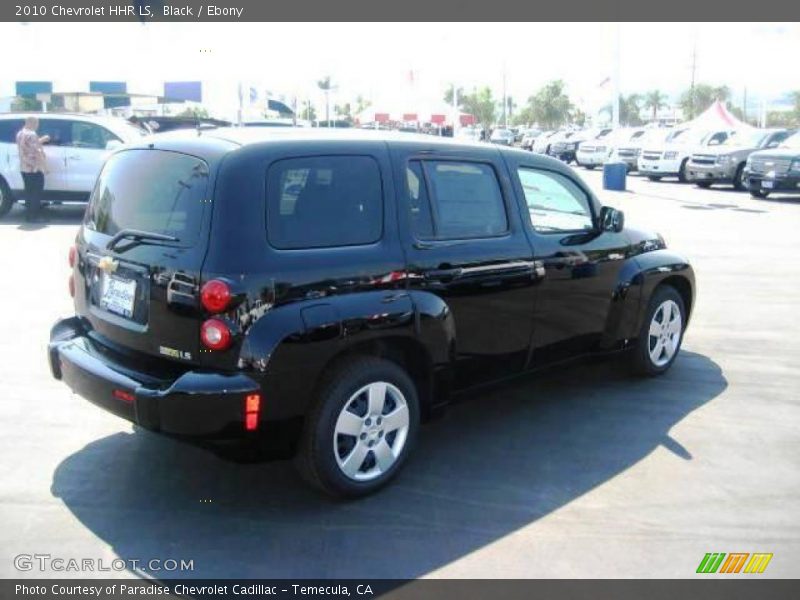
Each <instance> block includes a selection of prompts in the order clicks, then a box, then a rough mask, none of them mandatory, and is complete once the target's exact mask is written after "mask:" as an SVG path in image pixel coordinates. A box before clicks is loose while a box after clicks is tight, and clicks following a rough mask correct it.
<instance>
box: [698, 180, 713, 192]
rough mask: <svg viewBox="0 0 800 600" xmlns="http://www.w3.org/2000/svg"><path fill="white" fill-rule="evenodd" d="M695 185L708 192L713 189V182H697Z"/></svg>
mask: <svg viewBox="0 0 800 600" xmlns="http://www.w3.org/2000/svg"><path fill="white" fill-rule="evenodd" d="M694 184H695V185H696V186H697V187H699V188H703V189H706V190H707V189H708V188H710V187H711V182H710V181H695V182H694Z"/></svg>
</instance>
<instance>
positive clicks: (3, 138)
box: [0, 119, 25, 144]
mask: <svg viewBox="0 0 800 600" xmlns="http://www.w3.org/2000/svg"><path fill="white" fill-rule="evenodd" d="M24 124H25V121H23V120H22V119H0V143H3V144H16V143H17V133H18V132H19V130H20V129H22V126H23V125H24Z"/></svg>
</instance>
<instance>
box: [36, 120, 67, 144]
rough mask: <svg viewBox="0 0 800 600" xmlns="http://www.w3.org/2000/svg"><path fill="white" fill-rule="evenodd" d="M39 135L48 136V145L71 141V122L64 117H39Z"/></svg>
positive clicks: (37, 131) (37, 132)
mask: <svg viewBox="0 0 800 600" xmlns="http://www.w3.org/2000/svg"><path fill="white" fill-rule="evenodd" d="M36 134H37V135H39V136H43V135H46V136H49V137H50V141H49V142H48V145H50V146H65V145H68V144H70V143H71V142H72V123H71V122H70V121H67V120H66V119H39V127H38V128H37V129H36Z"/></svg>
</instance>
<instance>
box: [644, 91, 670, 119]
mask: <svg viewBox="0 0 800 600" xmlns="http://www.w3.org/2000/svg"><path fill="white" fill-rule="evenodd" d="M666 99H667V96H666V94H662V93H661V90H653V91H651V92H647V94H645V96H644V107H645V108H650V109H652V110H653V121H655V120H656V118H657V117H658V110H659V109H660V108H666V107H667V103H666Z"/></svg>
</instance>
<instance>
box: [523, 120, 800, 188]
mask: <svg viewBox="0 0 800 600" xmlns="http://www.w3.org/2000/svg"><path fill="white" fill-rule="evenodd" d="M521 147H522V148H523V149H525V150H530V151H532V152H535V153H538V154H547V155H550V156H554V157H556V158H558V159H560V160H562V161H564V162H566V163H571V162H574V163H575V164H576V165H580V166H583V167H585V168H586V169H594V168H595V167H598V166H602V165H604V164H605V163H606V162H623V163H625V165H626V166H627V169H628V171H629V172H632V171H638V172H639V173H640V174H641V175H644V176H646V177H647V178H649V179H650V180H651V181H660V180H661V179H662V178H665V177H674V178H677V179H678V181H680V182H682V183H685V182H692V183H695V184H696V185H697V186H699V187H702V188H709V187H711V186H712V185H715V184H726V185H732V186H733V187H734V188H735V189H737V190H749V191H750V192H751V194H752V195H753V196H755V197H757V198H766V197H767V196H768V195H769V194H771V193H774V192H800V134H798V133H797V130H795V129H755V128H747V129H739V130H737V129H730V128H714V129H710V130H709V129H695V128H689V127H683V128H682V127H675V128H645V127H640V128H620V129H615V130H612V129H609V128H602V129H589V130H577V131H576V130H568V131H567V130H561V131H556V130H553V131H541V132H538V131H537V132H536V133H535V134H534V135H531V136H528V137H523V138H522V143H521Z"/></svg>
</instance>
